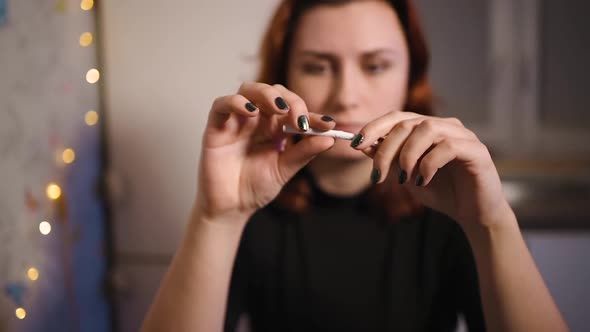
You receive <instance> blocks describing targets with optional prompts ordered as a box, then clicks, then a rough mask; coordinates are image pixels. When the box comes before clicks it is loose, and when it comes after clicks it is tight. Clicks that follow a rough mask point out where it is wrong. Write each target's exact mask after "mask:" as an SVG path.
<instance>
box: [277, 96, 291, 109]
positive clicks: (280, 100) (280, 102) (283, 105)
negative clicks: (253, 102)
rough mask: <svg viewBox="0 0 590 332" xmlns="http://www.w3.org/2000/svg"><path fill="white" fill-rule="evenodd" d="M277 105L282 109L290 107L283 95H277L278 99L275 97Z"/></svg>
mask: <svg viewBox="0 0 590 332" xmlns="http://www.w3.org/2000/svg"><path fill="white" fill-rule="evenodd" d="M275 105H277V107H278V108H279V109H282V110H288V109H289V105H287V103H286V102H285V100H284V99H283V98H281V97H277V99H275Z"/></svg>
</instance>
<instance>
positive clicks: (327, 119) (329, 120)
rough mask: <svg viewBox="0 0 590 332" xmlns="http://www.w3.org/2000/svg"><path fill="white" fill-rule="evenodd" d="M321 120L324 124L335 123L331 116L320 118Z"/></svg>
mask: <svg viewBox="0 0 590 332" xmlns="http://www.w3.org/2000/svg"><path fill="white" fill-rule="evenodd" d="M321 119H322V121H325V122H335V120H334V118H332V117H331V116H327V115H324V116H322V117H321Z"/></svg>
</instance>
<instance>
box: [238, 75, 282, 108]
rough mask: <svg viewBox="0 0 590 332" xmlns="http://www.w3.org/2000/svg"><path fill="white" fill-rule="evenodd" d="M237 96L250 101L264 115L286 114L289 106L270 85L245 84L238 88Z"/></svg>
mask: <svg viewBox="0 0 590 332" xmlns="http://www.w3.org/2000/svg"><path fill="white" fill-rule="evenodd" d="M238 94H241V95H243V96H244V97H246V98H248V99H249V100H251V101H252V102H253V103H254V104H255V105H256V106H257V107H258V108H260V110H261V111H262V113H263V114H265V115H269V116H270V115H274V114H287V112H289V104H288V103H287V102H286V101H285V98H284V96H283V95H282V94H281V93H280V92H279V90H278V89H277V88H276V87H274V86H271V85H268V84H265V83H258V82H246V83H243V84H242V85H241V86H240V89H239V90H238Z"/></svg>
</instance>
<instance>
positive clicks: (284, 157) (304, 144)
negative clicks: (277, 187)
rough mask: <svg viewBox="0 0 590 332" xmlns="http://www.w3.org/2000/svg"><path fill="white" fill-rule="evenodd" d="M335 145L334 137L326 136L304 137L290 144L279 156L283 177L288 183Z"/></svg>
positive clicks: (280, 172) (280, 171)
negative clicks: (313, 160)
mask: <svg viewBox="0 0 590 332" xmlns="http://www.w3.org/2000/svg"><path fill="white" fill-rule="evenodd" d="M333 145H334V138H332V137H324V136H309V137H304V138H303V139H301V140H300V141H299V142H298V143H297V144H293V145H290V146H289V147H288V148H287V149H286V150H285V152H283V153H281V155H280V156H279V165H278V166H279V174H280V176H281V179H282V180H283V181H284V183H286V182H287V181H288V180H289V179H291V178H292V177H293V176H294V175H295V173H297V172H298V171H299V170H300V169H301V168H303V167H304V166H305V165H307V163H309V162H310V161H311V160H312V159H313V158H315V157H316V156H317V155H318V154H319V153H321V152H324V151H326V150H328V149H330V148H331V147H332V146H333Z"/></svg>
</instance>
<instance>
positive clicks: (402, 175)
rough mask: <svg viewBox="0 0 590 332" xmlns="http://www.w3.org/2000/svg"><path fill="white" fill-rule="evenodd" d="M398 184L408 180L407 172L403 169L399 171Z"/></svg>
mask: <svg viewBox="0 0 590 332" xmlns="http://www.w3.org/2000/svg"><path fill="white" fill-rule="evenodd" d="M398 180H399V184H404V183H406V181H407V180H408V173H406V171H404V170H403V169H402V170H401V171H400V172H399V179H398Z"/></svg>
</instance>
